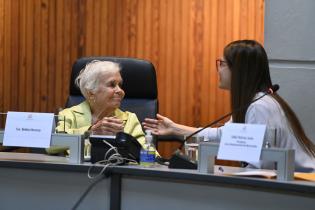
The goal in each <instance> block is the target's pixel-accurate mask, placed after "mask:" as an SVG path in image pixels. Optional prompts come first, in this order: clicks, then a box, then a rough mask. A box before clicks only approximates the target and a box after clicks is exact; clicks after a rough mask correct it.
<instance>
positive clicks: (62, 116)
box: [47, 101, 145, 154]
mask: <svg viewBox="0 0 315 210" xmlns="http://www.w3.org/2000/svg"><path fill="white" fill-rule="evenodd" d="M114 116H115V117H117V118H118V119H121V120H122V121H123V123H124V132H125V133H128V134H130V135H132V136H133V137H135V138H136V139H137V140H138V142H139V143H140V144H141V145H144V143H145V139H144V133H143V131H142V127H141V124H140V122H139V120H138V118H137V116H136V114H134V113H131V112H123V111H122V110H120V109H116V110H115V112H114ZM91 122H92V113H91V108H90V105H89V104H88V102H87V101H84V102H82V103H80V104H79V105H76V106H73V107H70V108H67V109H64V110H62V111H61V112H59V120H58V125H57V128H56V131H57V132H62V131H65V132H66V133H68V134H84V132H85V131H87V130H88V129H89V127H90V126H91ZM66 149H67V148H66V147H57V146H56V147H55V146H54V147H50V148H48V149H47V152H48V153H49V154H57V153H61V152H64V151H65V150H66Z"/></svg>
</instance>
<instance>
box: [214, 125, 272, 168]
mask: <svg viewBox="0 0 315 210" xmlns="http://www.w3.org/2000/svg"><path fill="white" fill-rule="evenodd" d="M265 130H266V125H256V124H241V123H228V124H225V126H224V127H223V128H222V137H221V142H220V146H219V151H218V159H222V160H236V161H247V162H258V161H259V159H260V154H261V148H262V144H263V139H264V134H265Z"/></svg>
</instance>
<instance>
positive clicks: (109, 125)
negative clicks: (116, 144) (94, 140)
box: [91, 117, 124, 135]
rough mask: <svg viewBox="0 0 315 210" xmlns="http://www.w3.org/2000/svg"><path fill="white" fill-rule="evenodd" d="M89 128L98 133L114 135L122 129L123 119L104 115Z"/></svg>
mask: <svg viewBox="0 0 315 210" xmlns="http://www.w3.org/2000/svg"><path fill="white" fill-rule="evenodd" d="M91 130H92V131H93V132H95V133H98V134H104V135H115V134H116V133H118V132H121V131H123V130H124V124H123V121H122V120H120V119H117V118H115V117H104V118H103V119H102V120H100V121H98V122H96V123H95V124H94V125H93V126H92V127H91Z"/></svg>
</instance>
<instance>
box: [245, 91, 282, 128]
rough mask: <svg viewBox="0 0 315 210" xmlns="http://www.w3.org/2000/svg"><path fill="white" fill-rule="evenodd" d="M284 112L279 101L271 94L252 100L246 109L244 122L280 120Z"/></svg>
mask: <svg viewBox="0 0 315 210" xmlns="http://www.w3.org/2000/svg"><path fill="white" fill-rule="evenodd" d="M283 116H284V114H283V111H282V109H281V107H280V105H279V103H278V102H277V101H276V100H275V99H274V98H273V97H271V96H269V95H266V96H264V97H263V98H261V99H259V100H257V101H255V102H253V103H252V104H250V106H249V107H248V109H247V112H246V120H245V121H246V122H257V123H265V122H268V121H281V120H282V118H283Z"/></svg>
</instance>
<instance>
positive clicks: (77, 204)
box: [71, 175, 106, 210]
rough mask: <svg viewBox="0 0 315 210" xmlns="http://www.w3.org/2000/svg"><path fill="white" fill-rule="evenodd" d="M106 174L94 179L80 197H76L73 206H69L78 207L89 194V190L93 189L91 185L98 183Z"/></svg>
mask: <svg viewBox="0 0 315 210" xmlns="http://www.w3.org/2000/svg"><path fill="white" fill-rule="evenodd" d="M104 178H106V176H105V175H104V176H101V177H100V178H99V179H97V180H95V181H94V182H93V183H92V184H90V186H89V187H88V188H87V189H86V190H85V191H84V193H83V194H82V195H81V197H80V198H79V199H78V201H77V202H76V203H75V204H74V206H73V207H72V208H71V209H72V210H75V209H77V208H78V207H79V205H80V204H81V202H82V201H83V199H84V198H85V197H86V196H87V195H88V194H89V192H90V191H91V190H92V189H93V187H94V186H95V185H96V184H98V183H99V182H100V181H102V180H103V179H104Z"/></svg>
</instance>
